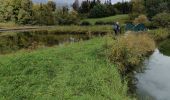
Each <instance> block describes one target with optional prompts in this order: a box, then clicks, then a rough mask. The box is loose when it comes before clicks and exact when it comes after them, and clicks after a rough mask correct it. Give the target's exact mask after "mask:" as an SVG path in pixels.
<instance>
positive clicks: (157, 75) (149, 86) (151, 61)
mask: <svg viewBox="0 0 170 100" xmlns="http://www.w3.org/2000/svg"><path fill="white" fill-rule="evenodd" d="M167 50H169V51H170V49H169V48H167ZM144 67H145V70H144V72H143V73H142V72H141V73H137V74H136V75H135V77H136V78H137V80H138V82H137V85H136V87H137V95H138V99H139V100H170V56H167V55H165V54H164V53H163V52H160V50H159V49H156V50H155V51H154V53H153V54H152V55H151V56H150V57H149V58H148V59H146V60H145V61H144Z"/></svg>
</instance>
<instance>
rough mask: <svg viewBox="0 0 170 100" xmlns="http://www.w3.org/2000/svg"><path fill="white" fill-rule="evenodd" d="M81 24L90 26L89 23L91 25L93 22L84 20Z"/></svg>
mask: <svg viewBox="0 0 170 100" xmlns="http://www.w3.org/2000/svg"><path fill="white" fill-rule="evenodd" d="M80 25H81V26H89V25H91V23H90V22H88V21H83V22H81V24H80Z"/></svg>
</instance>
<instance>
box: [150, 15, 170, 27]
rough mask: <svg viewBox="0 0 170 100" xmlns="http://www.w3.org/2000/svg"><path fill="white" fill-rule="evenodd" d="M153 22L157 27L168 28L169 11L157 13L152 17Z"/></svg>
mask: <svg viewBox="0 0 170 100" xmlns="http://www.w3.org/2000/svg"><path fill="white" fill-rule="evenodd" d="M153 23H154V25H155V26H157V27H164V28H165V27H169V28H170V13H159V14H157V15H155V16H154V17H153Z"/></svg>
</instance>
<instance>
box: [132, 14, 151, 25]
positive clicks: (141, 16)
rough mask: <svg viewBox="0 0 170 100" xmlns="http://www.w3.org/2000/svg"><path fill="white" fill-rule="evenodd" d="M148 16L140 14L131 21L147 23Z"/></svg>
mask: <svg viewBox="0 0 170 100" xmlns="http://www.w3.org/2000/svg"><path fill="white" fill-rule="evenodd" d="M147 22H148V18H147V17H146V16H145V15H140V16H138V17H137V18H135V20H134V21H133V23H134V24H140V23H147Z"/></svg>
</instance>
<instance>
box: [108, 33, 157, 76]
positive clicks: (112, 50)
mask: <svg viewBox="0 0 170 100" xmlns="http://www.w3.org/2000/svg"><path fill="white" fill-rule="evenodd" d="M105 47H107V49H108V50H107V49H106V50H107V51H108V52H107V55H108V58H109V59H110V61H111V62H112V63H114V64H116V65H117V68H118V69H119V71H120V72H121V73H122V74H123V75H124V74H125V75H126V74H127V73H129V72H132V71H134V70H136V69H137V68H136V67H137V66H138V65H139V64H140V63H141V61H143V58H144V57H145V56H147V55H148V54H149V53H152V52H153V51H154V49H155V42H154V40H153V39H152V38H150V37H149V35H148V34H145V33H142V34H134V33H129V34H128V35H125V36H120V37H118V38H117V39H116V40H113V41H112V42H110V43H109V44H107V45H106V46H105Z"/></svg>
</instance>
